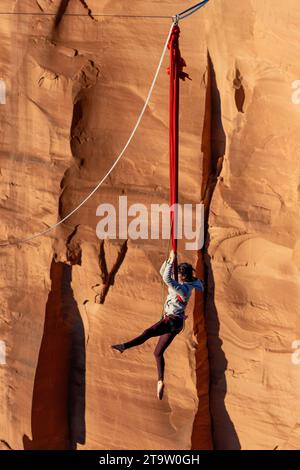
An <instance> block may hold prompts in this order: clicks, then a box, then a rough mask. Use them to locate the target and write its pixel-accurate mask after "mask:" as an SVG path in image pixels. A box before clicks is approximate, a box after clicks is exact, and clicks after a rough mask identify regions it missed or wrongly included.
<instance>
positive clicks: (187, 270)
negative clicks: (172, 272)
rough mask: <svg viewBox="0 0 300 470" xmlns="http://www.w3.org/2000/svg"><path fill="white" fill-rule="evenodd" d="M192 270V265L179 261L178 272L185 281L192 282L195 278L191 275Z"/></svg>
mask: <svg viewBox="0 0 300 470" xmlns="http://www.w3.org/2000/svg"><path fill="white" fill-rule="evenodd" d="M193 271H195V269H194V268H193V266H192V265H191V264H189V263H180V264H179V265H178V272H179V273H180V274H181V275H182V276H184V277H185V279H186V281H187V282H192V281H194V280H195V279H196V278H195V277H194V275H193Z"/></svg>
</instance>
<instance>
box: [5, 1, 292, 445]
mask: <svg viewBox="0 0 300 470" xmlns="http://www.w3.org/2000/svg"><path fill="white" fill-rule="evenodd" d="M241 3H242V4H241ZM192 4H193V2H190V1H189V2H183V1H179V0H178V1H175V2H174V1H172V2H171V1H168V0H164V1H160V2H157V1H154V0H153V1H148V2H141V1H139V2H137V1H129V0H122V1H117V0H116V1H114V0H109V1H105V2H104V1H103V2H100V1H99V0H89V1H88V2H83V1H81V0H69V1H58V0H53V1H51V0H38V1H33V0H26V1H22V2H21V1H16V2H10V1H4V0H1V2H0V7H1V11H3V12H4V11H6V12H8V11H11V12H14V13H26V12H27V13H31V12H40V13H48V14H49V13H51V15H50V14H49V15H46V16H45V15H43V16H42V15H39V16H38V15H36V16H34V15H24V14H22V15H21V14H14V15H2V16H1V25H2V28H1V33H0V35H1V36H0V41H1V49H0V64H1V66H0V79H2V80H3V81H4V82H5V84H6V88H7V92H6V104H5V105H4V104H3V105H1V106H0V113H1V134H0V135H1V166H0V170H1V173H0V181H1V193H0V196H1V206H0V210H1V222H2V223H1V226H0V239H1V240H6V239H9V240H10V241H13V240H14V239H18V238H24V237H26V236H29V235H31V234H32V233H36V232H38V231H41V230H43V229H45V228H47V227H48V226H50V225H52V224H53V223H55V222H56V221H57V214H58V216H59V218H62V217H64V216H65V215H67V214H68V213H69V212H70V211H71V210H72V209H73V208H74V207H75V206H76V205H78V203H79V202H80V201H81V200H82V199H83V198H84V197H85V196H86V195H87V194H88V193H89V191H91V189H93V187H94V186H95V185H96V183H97V182H98V181H99V180H100V179H101V178H102V176H103V175H104V174H105V173H106V171H107V170H108V169H109V168H110V166H111V165H112V163H113V162H114V160H115V158H116V156H117V154H118V153H119V151H120V150H121V149H122V147H123V145H124V143H125V142H126V140H127V138H128V135H129V133H130V132H131V130H132V127H133V125H134V124H135V121H136V118H137V115H138V113H139V112H140V110H141V108H142V106H143V103H144V99H145V96H146V94H147V92H148V88H149V85H150V82H151V80H152V76H153V74H154V71H155V67H156V65H157V63H158V60H159V57H160V54H161V51H162V47H163V44H164V41H165V39H166V35H167V33H168V30H169V27H170V20H169V19H167V18H166V19H163V18H161V19H159V20H158V19H150V18H139V19H137V18H131V17H128V18H121V17H103V16H102V17H101V16H96V14H98V13H105V14H109V13H115V12H118V13H120V14H140V15H145V16H146V15H153V14H160V15H162V16H164V15H172V14H174V13H176V12H178V11H181V10H183V9H184V8H185V7H187V6H189V5H192ZM284 8H285V9H284V10H283V7H282V5H281V2H279V1H275V2H274V1H272V2H271V1H266V2H259V1H258V0H256V1H254V0H252V1H250V0H245V1H244V2H238V1H236V0H232V1H231V2H230V6H229V5H228V2H223V1H221V0H215V1H213V2H210V4H209V5H208V6H207V7H205V10H202V13H199V14H197V15H195V16H193V17H191V18H190V19H189V20H186V21H185V22H182V24H181V30H182V39H181V49H182V54H183V56H184V58H185V60H186V62H187V64H188V69H187V71H188V72H189V74H190V76H191V78H192V80H191V81H187V82H186V83H184V84H182V87H181V89H182V92H181V114H180V122H181V168H180V170H181V171H180V197H181V201H182V202H186V201H187V202H193V203H196V202H200V200H204V202H205V204H206V220H207V225H206V247H205V249H204V250H203V253H199V257H198V259H196V257H195V256H193V253H191V252H184V250H183V245H180V251H181V256H182V257H184V258H187V259H189V260H190V261H191V262H193V263H195V264H196V262H197V267H198V269H199V272H203V273H205V274H206V276H207V280H208V289H207V292H206V296H205V299H203V298H202V296H199V297H196V299H195V302H194V305H190V306H189V311H188V315H189V318H188V321H187V323H186V328H185V330H184V332H183V333H182V334H180V335H179V336H178V337H177V338H176V340H175V341H174V343H173V344H172V347H171V348H170V349H169V350H168V351H167V353H166V355H165V356H166V362H167V369H166V382H167V388H166V396H165V398H164V400H163V401H162V402H158V401H157V399H156V397H155V386H156V382H155V380H156V370H155V362H154V357H153V349H154V345H155V342H156V340H155V339H153V340H150V341H149V342H147V343H145V344H144V345H143V346H141V347H139V348H136V349H132V350H130V351H127V352H126V353H124V354H123V355H122V357H120V356H119V355H117V354H116V353H115V352H113V351H112V350H111V349H110V345H111V344H112V343H114V342H118V341H121V340H127V339H130V338H131V337H133V336H136V335H137V334H138V333H139V332H140V331H142V330H143V329H144V328H145V327H147V326H148V325H150V324H151V323H154V322H155V321H157V320H158V319H159V317H160V313H161V308H162V302H161V294H162V293H161V284H160V278H159V274H158V271H159V267H160V264H161V262H162V260H163V259H164V257H165V253H166V249H167V242H166V241H155V240H151V241H145V240H142V241H141V240H136V241H134V240H130V239H129V240H119V241H115V242H113V241H107V240H105V241H103V242H100V241H99V240H98V239H97V237H96V225H97V222H98V218H97V217H96V208H97V206H98V205H99V204H100V203H102V202H107V203H113V204H116V203H117V200H118V196H119V195H126V196H128V200H129V203H135V202H142V203H144V204H146V205H150V204H151V203H162V202H167V201H168V76H167V74H166V71H165V70H166V67H167V65H168V59H167V57H166V59H165V62H164V66H163V68H162V71H161V74H160V76H159V79H158V82H157V86H156V88H155V91H154V94H153V97H152V99H151V103H150V105H149V109H148V110H147V112H146V114H145V117H144V119H143V122H142V125H141V127H140V129H139V132H138V134H137V135H136V137H135V138H134V140H133V142H132V144H131V146H130V148H129V149H128V151H127V152H126V154H125V156H124V158H123V160H121V162H120V164H119V165H118V166H117V167H116V168H115V170H114V172H113V173H112V175H111V177H110V178H109V180H107V181H106V183H105V184H104V185H103V186H102V188H101V189H100V190H99V192H98V193H97V195H96V196H94V198H92V199H90V200H89V201H88V203H87V204H86V205H85V206H84V207H83V208H82V209H80V211H78V212H77V213H76V214H74V216H72V218H70V219H69V220H68V221H67V223H66V224H64V226H63V228H60V229H57V230H56V231H54V232H53V233H51V235H49V236H47V237H44V238H41V239H37V240H35V241H32V242H31V243H28V244H24V245H22V246H21V245H13V244H12V245H11V246H8V247H0V250H1V257H0V261H1V271H0V280H1V281H0V282H1V300H0V302H1V303H0V309H1V310H0V320H1V322H0V339H1V340H2V341H5V344H6V355H7V357H6V359H7V361H6V362H7V363H6V365H1V366H0V367H1V368H0V374H1V400H0V403H1V407H0V413H1V420H0V422H1V425H0V440H1V442H2V446H3V448H14V449H22V448H25V449H45V448H51V449H66V448H70V447H71V448H74V449H75V448H77V449H141V448H142V449H189V448H191V447H192V448H196V449H210V448H212V446H213V445H214V447H215V448H227V449H233V448H259V449H271V448H275V447H276V446H278V448H291V447H294V448H296V447H299V393H300V386H299V385H300V384H299V380H300V376H299V367H300V366H298V368H297V366H296V365H295V364H292V362H291V352H292V349H291V343H292V342H293V341H294V340H296V339H297V335H298V336H299V334H300V331H299V330H300V325H299V315H298V311H299V307H298V304H299V302H298V292H299V269H298V268H299V262H298V260H299V256H298V252H299V249H298V245H297V239H298V232H299V222H298V218H297V215H298V214H297V209H298V207H299V188H298V186H299V165H298V162H297V155H298V153H299V152H298V150H299V139H297V137H298V135H299V109H300V108H299V107H298V106H296V105H295V104H293V103H292V99H291V94H292V88H291V84H292V83H293V82H294V81H295V80H296V79H298V78H299V59H297V57H298V56H299V54H297V49H296V48H297V47H298V46H297V39H299V32H298V31H299V21H300V20H299V16H300V9H299V6H298V3H297V2H296V0H289V1H287V2H286V4H285V7H284ZM71 14H73V16H72V15H71ZM298 42H299V41H298ZM297 131H298V132H297ZM206 329H207V332H208V335H207V337H206V332H205V331H206ZM209 368H210V376H209ZM209 395H210V396H209ZM209 402H210V410H209ZM297 407H298V409H297ZM211 420H212V424H213V433H212V434H213V439H212V437H211ZM297 432H298V437H297Z"/></svg>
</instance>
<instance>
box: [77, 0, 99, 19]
mask: <svg viewBox="0 0 300 470" xmlns="http://www.w3.org/2000/svg"><path fill="white" fill-rule="evenodd" d="M79 1H80V3H81V4H82V5H83V6H84V8H85V9H86V10H87V12H88V15H89V17H90V18H91V19H92V20H94V21H96V19H95V18H94V16H93V14H92V10H91V8H89V6H88V4H87V3H86V2H85V0H79Z"/></svg>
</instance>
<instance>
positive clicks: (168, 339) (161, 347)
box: [154, 332, 178, 380]
mask: <svg viewBox="0 0 300 470" xmlns="http://www.w3.org/2000/svg"><path fill="white" fill-rule="evenodd" d="M177 334H178V332H174V333H165V334H164V335H162V336H161V337H160V338H159V340H158V343H157V345H156V348H155V350H154V356H155V359H156V364H157V373H158V380H164V373H165V360H164V352H165V350H166V349H167V347H168V346H169V345H170V344H171V343H172V341H173V339H174V338H175V336H176V335H177Z"/></svg>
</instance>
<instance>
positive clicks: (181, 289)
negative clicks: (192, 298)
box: [163, 260, 187, 300]
mask: <svg viewBox="0 0 300 470" xmlns="http://www.w3.org/2000/svg"><path fill="white" fill-rule="evenodd" d="M165 263H166V267H165V271H164V273H163V280H164V282H165V284H167V286H168V287H169V288H171V289H173V290H174V291H175V292H176V293H177V294H179V295H180V297H181V298H182V300H185V297H186V294H187V290H186V288H185V286H184V284H180V283H179V282H177V281H176V280H175V279H173V278H172V265H173V261H172V262H170V261H169V260H168V261H166V262H165Z"/></svg>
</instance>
